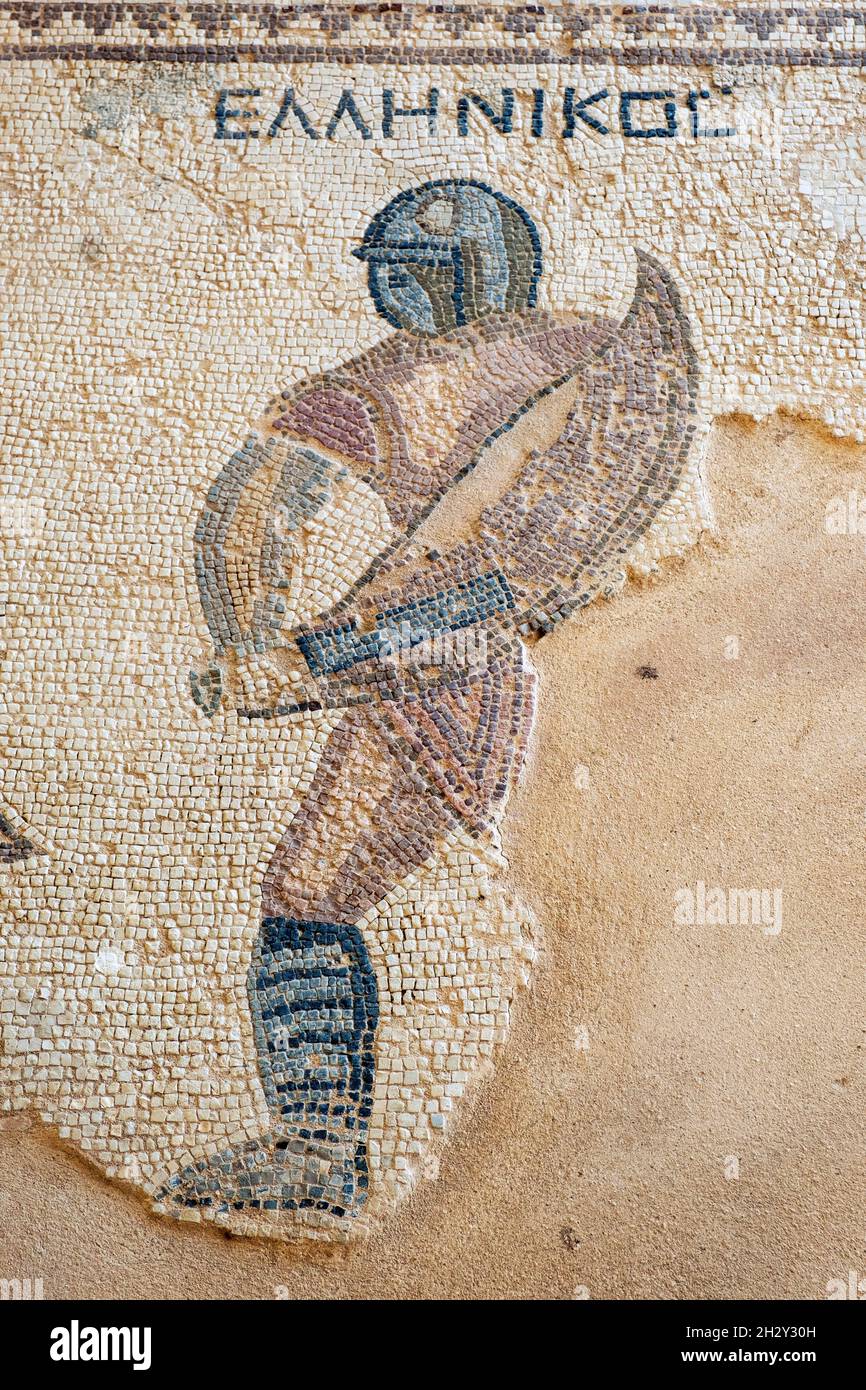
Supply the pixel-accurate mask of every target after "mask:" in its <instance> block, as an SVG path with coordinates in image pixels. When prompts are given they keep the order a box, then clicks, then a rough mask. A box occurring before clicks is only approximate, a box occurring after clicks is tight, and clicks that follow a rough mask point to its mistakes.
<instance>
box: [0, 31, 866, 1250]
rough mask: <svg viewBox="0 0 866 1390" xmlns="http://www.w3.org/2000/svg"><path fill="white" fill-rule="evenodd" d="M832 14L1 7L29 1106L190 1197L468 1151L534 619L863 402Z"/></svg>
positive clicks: (271, 1228) (300, 1199) (854, 186)
mask: <svg viewBox="0 0 866 1390" xmlns="http://www.w3.org/2000/svg"><path fill="white" fill-rule="evenodd" d="M834 14H835V12H831V11H828V10H821V11H817V10H815V11H814V12H812V11H810V10H808V9H794V10H791V9H785V10H784V11H783V9H782V8H781V7H762V8H761V9H759V10H754V9H749V10H745V9H744V10H740V11H738V10H736V9H724V8H720V7H709V6H695V7H693V8H692V9H690V10H684V11H682V12H680V13H678V14H677V15H676V17H675V18H671V17H670V16H668V19H667V20H666V22H665V23H662V22H661V20H660V19H659V17H658V16H655V17H654V12H650V11H627V10H623V11H614V10H608V9H605V8H603V7H602V8H596V9H593V10H591V11H585V12H583V11H579V10H575V9H571V8H569V7H556V8H553V7H549V8H546V7H540V6H532V7H514V8H512V9H508V8H502V7H493V6H490V7H487V6H481V7H478V6H473V7H471V9H470V8H468V7H461V6H456V7H447V8H442V7H428V6H423V5H421V6H415V7H411V6H405V7H403V6H393V5H389V6H376V5H371V6H365V7H353V8H351V9H347V8H341V7H339V6H334V7H333V8H330V7H321V6H317V7H305V6H300V7H293V8H292V9H291V10H280V9H279V8H278V7H274V6H270V5H258V6H250V5H242V4H239V5H225V6H222V5H216V4H215V5H212V6H201V5H189V6H187V5H183V4H180V5H177V4H173V5H152V6H149V7H143V6H137V5H110V6H108V5H83V6H75V7H73V6H70V7H66V8H63V7H60V9H55V8H53V7H51V6H47V5H30V4H17V5H15V6H12V7H6V9H4V10H2V12H0V57H2V58H3V59H4V64H3V74H4V79H5V80H4V82H3V87H2V102H3V105H4V109H7V110H8V111H9V112H10V113H14V116H13V115H10V119H9V120H8V121H7V122H6V124H5V126H4V133H3V136H2V139H3V141H4V143H5V145H6V154H7V159H6V162H5V166H4V167H5V169H6V173H5V175H4V186H3V191H2V195H0V196H2V200H3V207H4V212H5V217H6V223H7V232H8V236H7V241H6V246H5V248H4V251H3V270H4V276H5V279H4V284H5V294H6V299H5V304H4V328H5V335H4V337H5V343H4V347H3V354H4V364H5V367H6V372H7V378H8V380H9V383H10V389H9V392H8V394H7V409H6V412H5V421H4V434H3V448H4V459H5V470H4V472H5V482H4V491H3V496H2V498H0V505H2V513H0V521H2V525H0V545H2V555H3V562H4V563H3V574H4V581H3V583H4V589H3V607H4V618H5V627H6V640H5V656H6V663H5V667H4V674H5V682H6V688H5V691H4V703H3V722H4V743H5V745H6V758H5V776H4V782H3V786H2V789H0V791H2V798H0V893H2V902H3V916H4V933H3V945H2V954H0V984H2V995H0V1019H2V1024H3V1038H4V1046H3V1075H4V1081H3V1087H4V1090H3V1096H4V1100H3V1104H4V1106H5V1107H6V1108H8V1109H15V1110H18V1109H22V1110H23V1109H32V1110H35V1111H37V1112H38V1113H39V1114H40V1115H41V1117H42V1118H43V1120H44V1121H45V1122H46V1123H47V1124H49V1125H51V1126H52V1127H54V1128H55V1129H56V1131H57V1133H58V1134H59V1135H60V1137H61V1138H62V1139H64V1140H65V1141H68V1142H69V1143H70V1144H72V1145H74V1146H76V1147H77V1148H78V1149H80V1150H81V1151H83V1152H85V1153H86V1154H87V1155H89V1156H90V1157H91V1158H92V1159H93V1161H95V1162H96V1163H97V1164H98V1165H99V1166H100V1168H101V1169H102V1170H104V1171H105V1172H106V1173H107V1174H108V1175H109V1176H112V1177H118V1178H121V1179H123V1180H125V1181H127V1182H131V1183H133V1184H135V1185H136V1187H137V1188H138V1189H140V1190H141V1192H142V1193H143V1194H144V1195H145V1196H146V1197H147V1198H148V1199H149V1200H150V1201H151V1202H152V1204H153V1206H154V1207H155V1209H156V1210H157V1211H158V1212H159V1213H161V1214H162V1215H165V1216H169V1217H175V1218H178V1219H181V1220H185V1221H190V1222H200V1221H215V1222H216V1223H218V1224H220V1225H223V1226H226V1227H228V1228H230V1229H232V1230H234V1231H237V1232H241V1233H249V1234H269V1235H276V1236H278V1237H281V1238H284V1239H296V1238H313V1239H321V1240H345V1239H347V1238H349V1237H351V1236H352V1235H354V1234H357V1233H359V1232H363V1231H364V1230H365V1229H367V1227H368V1224H369V1221H370V1220H371V1219H372V1218H374V1217H375V1216H377V1215H384V1214H388V1213H391V1212H392V1211H393V1210H394V1209H395V1208H396V1206H397V1205H398V1203H399V1200H400V1199H401V1198H403V1197H404V1196H406V1195H407V1194H408V1193H409V1192H410V1191H411V1189H412V1187H413V1185H414V1184H415V1182H416V1181H417V1180H418V1179H419V1178H429V1179H434V1178H435V1176H436V1172H437V1167H438V1161H439V1156H440V1154H441V1152H442V1147H443V1145H444V1144H445V1143H446V1142H447V1140H448V1137H449V1134H451V1133H452V1132H453V1127H454V1125H455V1123H457V1122H458V1115H459V1112H460V1109H461V1102H463V1101H464V1098H465V1097H466V1096H467V1095H470V1096H471V1095H474V1094H477V1087H478V1084H479V1083H480V1081H481V1080H482V1078H483V1076H484V1075H485V1073H486V1072H488V1071H489V1069H490V1067H491V1065H492V1064H493V1061H494V1059H495V1056H496V1053H497V1050H498V1049H500V1048H501V1047H502V1045H503V1044H504V1043H505V1042H506V1039H507V1037H508V1032H509V1028H510V1023H511V1018H512V1013H513V1008H514V1007H519V1002H518V1003H517V1004H515V1000H516V996H517V993H518V990H519V988H520V987H521V986H522V985H525V984H527V983H528V982H529V981H530V978H531V966H532V962H533V959H534V958H535V954H536V951H537V949H538V946H539V943H542V944H543V936H544V921H543V920H540V919H539V920H537V921H532V920H531V918H530V914H529V911H528V909H527V908H526V907H524V906H523V905H522V904H521V903H520V902H519V901H517V900H516V899H515V898H514V896H513V895H512V893H511V891H510V888H509V875H508V865H507V863H506V860H505V858H504V857H503V854H502V846H501V840H500V835H501V827H502V823H503V817H504V816H505V815H506V814H507V804H508V802H509V799H510V798H511V797H512V796H513V794H514V791H515V788H516V787H517V784H518V782H519V780H520V778H521V777H531V776H532V775H533V767H532V762H533V757H532V754H533V713H534V708H535V701H536V698H537V693H538V692H537V687H538V681H537V678H536V675H535V670H534V662H533V653H534V652H535V650H536V648H537V645H538V644H539V643H541V642H543V641H545V640H546V639H548V638H549V637H550V636H551V634H553V633H554V632H555V631H556V629H557V628H558V627H559V625H561V624H563V623H566V622H568V623H574V624H579V623H580V622H581V620H582V613H583V610H584V609H585V608H586V607H587V605H589V604H592V603H594V602H596V601H598V602H609V601H615V599H616V595H617V594H618V593H619V591H620V590H621V589H622V587H623V585H624V584H626V583H628V582H635V583H641V584H643V585H644V586H645V587H646V591H647V601H648V602H649V601H651V595H652V581H653V580H654V579H655V578H656V577H657V576H658V575H659V574H660V573H665V574H668V573H670V564H669V562H670V561H672V560H675V559H677V558H679V557H681V556H683V555H684V554H685V553H686V552H687V551H688V550H689V548H690V547H691V546H693V545H694V543H695V542H696V541H697V539H698V537H699V536H700V534H701V532H702V531H703V530H704V529H706V528H707V527H709V526H710V525H711V524H712V515H711V509H710V504H709V500H708V492H707V486H706V480H705V479H704V477H703V476H702V457H703V449H704V443H705V439H706V434H707V431H708V428H709V426H710V423H711V421H712V419H713V418H714V416H716V415H720V414H726V413H733V412H743V413H748V414H751V415H754V416H755V417H758V418H760V417H762V416H765V415H767V414H769V413H770V412H771V411H773V410H776V409H782V408H787V409H790V410H793V411H797V410H801V409H804V410H805V409H808V411H809V412H810V413H811V414H812V415H814V416H816V417H817V418H819V419H821V420H823V421H824V422H825V424H826V425H827V427H828V428H830V429H832V430H834V431H836V432H840V433H841V432H845V433H848V434H850V435H852V436H853V437H856V438H860V439H862V438H864V427H863V417H862V382H863V379H864V376H863V368H864V355H866V348H864V342H866V328H864V323H863V312H862V308H863V306H862V284H861V281H862V276H861V274H860V270H861V268H862V263H863V257H862V249H863V248H862V239H863V235H864V231H866V194H864V193H863V191H862V190H861V186H860V184H858V183H857V182H856V181H851V179H850V178H849V176H848V174H847V172H846V170H847V168H848V165H846V164H845V163H844V162H841V163H840V161H839V148H840V143H839V141H840V137H839V134H838V131H837V130H836V129H835V128H834V125H833V122H832V121H831V120H830V119H829V117H828V115H827V112H828V111H829V110H830V108H831V105H832V103H834V102H835V103H837V105H838V103H840V102H843V101H844V100H846V99H847V94H848V92H849V90H850V87H851V84H852V82H853V81H854V79H853V78H852V76H851V62H850V61H849V60H850V59H851V57H852V55H853V54H855V53H858V54H860V55H861V56H862V53H863V51H864V48H863V40H864V25H866V21H864V23H861V22H860V21H859V20H855V21H851V22H850V23H849V22H848V21H847V20H845V21H844V22H843V19H842V18H840V17H834ZM792 93H793V95H792ZM783 98H784V99H783ZM834 109H835V108H834ZM804 113H805V115H804ZM782 223H784V230H783V232H782V233H781V234H780V233H779V230H778V229H779V227H780V225H781V224H782ZM648 852H651V847H648ZM536 915H537V914H536ZM461 1123H467V1124H471V1115H468V1114H467V1115H466V1117H465V1119H464V1120H462V1121H461Z"/></svg>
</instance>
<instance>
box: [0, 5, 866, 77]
mask: <svg viewBox="0 0 866 1390" xmlns="http://www.w3.org/2000/svg"><path fill="white" fill-rule="evenodd" d="M47 59H66V60H103V61H111V62H129V63H132V62H138V63H147V62H175V63H231V62H239V61H246V62H259V63H275V64H277V63H279V64H291V63H343V64H352V63H370V64H395V65H405V64H421V65H424V64H454V65H457V66H474V65H479V64H503V63H510V64H520V63H526V64H540V63H551V64H560V65H575V66H577V65H580V64H590V63H604V62H617V63H621V64H624V65H627V66H632V67H646V66H654V65H659V64H668V65H672V66H685V65H688V66H696V65H702V64H707V65H724V66H730V67H744V66H759V67H768V66H772V67H778V66H781V67H789V68H790V67H863V66H866V5H846V6H835V5H814V4H813V5H808V4H801V5H789V4H782V3H778V4H765V5H763V6H749V5H731V6H722V5H703V4H698V5H676V6H674V5H559V4H548V5H541V4H539V5H533V4H520V5H504V4H453V5H452V4H429V3H428V4H412V3H406V4H404V3H393V2H392V3H381V4H375V3H362V4H293V5H279V4H273V3H251V0H236V2H233V0H209V3H192V2H191V0H188V2H187V3H144V2H142V3H128V4H123V3H120V4H117V3H76V2H75V0H70V2H69V3H62V2H61V3H31V2H30V0H0V61H6V62H10V61H16V60H17V61H33V60H47Z"/></svg>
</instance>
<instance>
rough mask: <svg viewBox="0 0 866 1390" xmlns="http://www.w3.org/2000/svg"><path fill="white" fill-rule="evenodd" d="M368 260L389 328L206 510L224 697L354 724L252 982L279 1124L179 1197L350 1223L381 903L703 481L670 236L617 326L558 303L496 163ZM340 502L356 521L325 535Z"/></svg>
mask: <svg viewBox="0 0 866 1390" xmlns="http://www.w3.org/2000/svg"><path fill="white" fill-rule="evenodd" d="M353 254H354V255H355V256H357V257H358V258H359V259H360V260H361V261H362V262H363V264H364V265H365V266H366V270H367V277H368V284H369V290H370V294H371V296H372V299H373V303H374V304H375V307H376V310H377V311H378V313H379V314H380V315H381V317H382V318H383V319H384V320H385V321H386V322H387V323H388V324H389V325H390V327H391V329H393V331H392V332H390V333H389V334H388V335H387V336H386V337H384V338H383V339H382V340H381V341H380V342H379V343H377V344H376V346H375V347H372V348H370V349H369V350H368V351H365V352H363V353H361V354H360V355H359V356H357V357H355V358H353V359H352V360H351V361H349V362H347V363H346V364H345V365H344V366H338V367H336V368H335V369H333V370H331V371H328V372H326V373H325V374H324V375H321V376H318V377H316V378H314V379H311V380H307V381H305V382H304V383H303V384H301V385H299V386H294V387H292V388H291V389H289V390H287V391H285V392H283V394H282V396H281V397H279V399H278V400H277V401H276V403H275V404H274V405H273V406H272V407H271V408H270V410H269V411H268V413H267V415H266V417H265V418H264V420H263V421H262V422H261V424H260V425H259V427H258V428H257V429H256V430H255V431H254V432H253V433H252V434H251V435H250V437H249V439H248V440H247V441H246V443H245V444H244V446H243V447H242V448H241V449H240V450H239V451H238V452H237V453H236V454H235V455H234V456H233V457H232V458H231V459H230V460H229V461H228V463H227V464H226V466H225V467H224V468H223V470H222V472H221V473H220V475H219V478H218V479H217V481H216V483H215V484H214V486H213V487H212V489H211V490H210V492H209V494H208V499H207V504H206V506H205V508H204V511H203V513H202V515H201V518H200V520H199V523H198V527H197V531H196V537H195V543H196V566H197V579H198V584H199V589H200V595H201V601H202V605H203V608H204V612H205V616H206V619H207V622H208V626H209V629H210V633H211V636H212V638H213V644H214V658H213V661H212V662H211V664H210V666H209V667H208V669H207V670H205V671H203V672H201V673H199V674H197V675H194V676H193V677H192V686H193V693H194V695H195V698H196V700H197V701H198V703H199V705H200V706H201V707H202V710H203V712H204V714H212V713H213V712H214V710H215V709H216V708H218V706H219V704H220V702H221V701H226V700H230V701H232V703H233V704H234V707H235V708H236V709H237V710H238V713H239V715H240V716H241V717H242V718H244V719H250V720H253V719H277V718H286V719H291V718H292V716H293V715H295V716H297V715H298V714H301V713H302V712H303V711H316V710H322V711H329V712H330V717H331V719H332V720H335V721H336V722H335V724H334V728H333V731H332V733H331V734H330V737H329V740H328V742H327V745H326V746H325V749H324V751H323V752H322V754H321V756H320V758H319V761H318V764H317V766H316V768H315V772H314V774H313V776H312V779H311V780H310V782H309V785H308V787H307V789H306V790H305V791H304V793H303V796H302V799H301V801H300V804H299V806H298V809H297V811H296V812H295V814H294V816H293V818H292V819H291V821H290V823H289V824H288V826H287V828H286V829H285V832H284V834H283V837H282V840H281V842H280V844H279V846H278V848H277V850H276V852H275V853H274V855H273V857H272V859H271V861H270V864H269V866H268V868H267V871H266V873H265V876H264V880H263V884H262V905H261V906H262V922H261V930H260V933H259V937H258V941H257V944H256V947H255V950H254V954H253V960H252V963H251V966H250V972H249V1002H250V1009H251V1014H252V1021H253V1028H254V1034H255V1040H256V1048H257V1052H258V1066H259V1072H260V1075H261V1080H262V1085H263V1088H264V1094H265V1098H266V1101H267V1106H268V1110H269V1112H270V1119H271V1123H270V1129H269V1132H268V1133H266V1134H264V1135H262V1136H261V1137H260V1138H259V1139H258V1140H256V1141H252V1142H249V1143H244V1144H242V1145H240V1146H237V1147H235V1148H231V1149H227V1150H225V1151H224V1152H223V1153H221V1154H218V1155H216V1156H215V1157H212V1158H209V1159H208V1160H203V1161H202V1162H200V1163H196V1164H192V1165H190V1166H189V1167H187V1168H186V1169H184V1170H183V1171H182V1172H180V1173H179V1174H177V1175H176V1176H175V1177H173V1178H172V1179H171V1180H170V1181H169V1182H168V1183H167V1184H166V1186H165V1188H164V1189H163V1191H162V1192H161V1193H160V1194H159V1196H160V1200H161V1202H162V1204H163V1206H164V1207H166V1208H167V1209H169V1210H171V1209H174V1210H175V1211H177V1209H178V1208H184V1207H187V1208H188V1207H199V1208H209V1209H210V1211H211V1213H212V1214H218V1213H223V1212H230V1211H239V1212H251V1213H271V1214H272V1215H273V1214H277V1213H285V1212H290V1213H293V1216H292V1217H290V1218H288V1219H291V1220H294V1221H298V1222H300V1223H301V1224H314V1225H319V1226H325V1227H327V1226H329V1225H331V1226H337V1227H339V1228H340V1229H347V1228H348V1226H349V1225H350V1224H351V1221H352V1220H353V1219H354V1217H355V1216H356V1215H357V1213H358V1211H359V1209H360V1208H361V1207H362V1205H363V1202H364V1200H365V1197H366V1195H367V1191H368V1185H369V1168H368V1161H369V1155H368V1142H367V1136H368V1128H369V1119H370V1114H371V1106H372V1096H373V1086H374V1078H375V1069H376V1026H377V1018H378V997H377V984H376V977H375V973H374V970H373V968H372V966H371V963H370V958H369V955H368V951H367V946H366V943H365V941H364V938H363V931H362V928H361V926H360V925H359V924H360V923H362V921H363V919H364V918H365V915H366V914H368V913H369V912H370V911H371V909H374V908H375V907H376V906H377V905H378V904H381V903H382V902H383V900H384V899H385V898H387V896H388V894H389V893H390V892H391V891H392V890H393V889H394V888H395V887H396V886H397V885H398V884H399V883H400V882H401V881H402V880H403V879H405V877H406V876H407V875H408V874H410V873H411V872H413V871H414V870H416V869H417V868H418V867H419V866H421V865H422V864H424V863H425V862H427V861H428V860H430V858H431V857H432V856H433V855H434V854H436V852H437V850H438V849H440V848H441V847H442V845H443V844H444V843H445V842H446V840H447V839H448V837H449V836H452V835H454V833H455V832H459V831H461V830H462V831H463V832H467V831H468V832H469V834H470V835H472V836H474V837H480V836H481V835H482V834H484V833H485V832H486V831H488V830H489V829H490V828H491V826H492V825H493V824H494V823H495V821H496V819H497V818H498V816H499V815H500V814H501V811H502V808H503V805H504V803H505V801H506V799H507V796H508V793H509V789H510V788H511V787H512V785H513V783H514V781H515V779H516V777H517V776H518V774H519V771H520V765H521V759H522V756H523V752H524V750H525V747H526V741H527V735H528V730H529V725H530V720H531V715H532V710H533V685H534V681H533V676H532V673H531V668H530V666H529V663H528V660H527V651H528V649H529V648H531V646H532V645H533V644H534V643H535V642H536V641H538V640H539V639H541V638H543V637H544V636H545V635H546V634H547V633H549V632H550V631H552V629H553V628H554V627H555V625H556V624H557V623H559V622H561V621H562V620H564V619H566V618H568V617H570V616H571V615H573V614H575V613H576V612H578V611H579V610H580V609H581V608H583V607H584V606H585V605H586V604H588V603H589V602H590V601H591V600H592V599H594V598H595V597H596V596H598V595H602V594H606V593H611V592H612V591H613V590H614V588H616V587H617V586H618V583H619V582H620V581H621V572H622V569H623V566H624V564H625V562H626V557H627V556H628V554H629V552H630V551H631V550H632V549H633V548H634V546H635V545H636V543H637V542H638V541H639V539H640V537H641V536H642V535H643V534H644V532H645V531H646V529H647V527H648V526H649V525H650V524H651V522H652V521H653V519H654V518H655V517H656V516H657V515H658V513H659V511H660V509H661V508H662V507H663V506H664V504H665V502H666V501H667V500H668V498H670V496H671V494H672V493H673V491H674V489H675V488H676V486H677V483H678V480H679V478H680V476H681V474H682V471H683V468H684V466H685V464H686V460H687V457H688V453H689V448H690V445H691V441H692V437H693V432H694V424H695V417H694V411H695V392H696V371H695V361H694V355H693V351H692V347H691V343H690V334H689V325H688V322H687V320H686V318H685V316H684V313H683V310H682V308H681V305H680V300H679V296H678V294H677V291H676V289H675V287H674V285H673V283H672V281H671V278H670V276H669V275H668V274H667V272H666V271H665V270H664V269H662V267H661V266H660V265H659V264H658V263H657V262H656V261H655V260H654V259H653V258H651V257H650V256H649V255H647V254H645V253H644V252H642V251H639V250H636V251H635V252H634V253H633V254H634V256H635V258H636V264H637V286H636V291H635V294H634V298H633V301H632V303H631V306H630V308H629V309H628V312H627V313H626V315H625V317H624V318H623V319H622V321H620V322H615V321H613V320H610V319H606V318H603V317H595V316H588V315H583V314H576V313H566V312H555V313H554V312H551V311H549V310H547V309H543V308H539V307H538V306H537V302H536V300H537V290H538V285H539V280H540V277H541V274H542V254H541V244H540V241H539V237H538V233H537V231H536V228H535V226H534V224H533V222H532V220H531V219H530V217H529V216H528V214H527V213H526V212H525V211H524V210H523V209H522V208H521V207H519V206H518V204H517V203H515V202H514V201H512V200H511V199H510V198H508V197H506V196H505V195H504V194H502V193H499V192H494V191H493V190H492V189H490V188H488V187H487V186H486V185H485V184H483V183H479V182H477V181H476V180H473V179H456V178H455V179H442V180H438V181H436V182H432V183H427V184H424V185H423V186H421V187H418V188H412V189H409V190H407V191H406V192H403V193H401V194H400V195H399V196H398V197H396V198H394V199H393V200H392V201H391V202H390V203H388V205H387V206H386V207H384V208H383V209H382V210H381V211H380V212H379V213H377V215H376V216H375V217H374V218H373V220H372V222H371V223H370V225H369V227H368V230H367V232H366V234H365V236H364V239H363V243H362V245H361V246H359V247H358V248H357V249H356V250H355V251H354V253H353ZM353 488H354V489H355V491H354V492H352V491H351V489H353ZM346 489H349V491H348V492H347V491H346ZM341 490H342V491H341ZM341 496H347V497H349V499H350V504H349V505H348V506H347V507H345V508H344V511H343V513H342V515H343V517H344V518H345V519H344V522H343V523H342V525H341V529H340V534H339V535H338V536H337V538H336V543H333V542H332V543H331V546H330V549H329V548H328V547H327V546H325V547H324V548H323V547H322V546H320V547H319V549H318V550H316V549H315V543H314V541H313V540H311V537H312V536H313V534H314V532H315V526H316V523H317V520H318V519H319V518H320V517H321V516H322V515H323V513H324V511H325V510H326V508H327V507H328V506H333V505H334V504H335V501H338V500H339V498H340V497H341ZM351 498H355V499H361V502H358V504H357V506H356V505H355V504H354V503H352V502H351ZM311 545H312V546H313V550H312V551H310V549H309V547H310V546H311ZM311 554H312V556H313V559H314V560H315V563H313V562H312V561H311V559H310V555H311ZM431 651H432V658H431Z"/></svg>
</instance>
